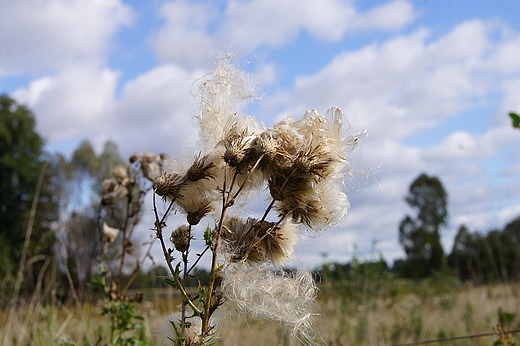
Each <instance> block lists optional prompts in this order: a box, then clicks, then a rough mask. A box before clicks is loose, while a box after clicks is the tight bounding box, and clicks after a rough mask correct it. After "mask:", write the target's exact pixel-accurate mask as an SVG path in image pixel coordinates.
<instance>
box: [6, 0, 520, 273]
mask: <svg viewBox="0 0 520 346" xmlns="http://www.w3.org/2000/svg"><path fill="white" fill-rule="evenodd" d="M519 10H520V5H519V4H518V2H517V1H514V0H511V1H500V2H498V1H463V0H451V1H448V0H444V1H426V0H423V1H419V0H417V1H410V0H392V1H383V0H381V1H375V0H373V1H354V0H348V1H347V0H344V1H341V0H284V1H280V0H251V1H238V0H234V1H224V0H222V1H203V0H198V1H193V0H192V1H189V0H183V1H161V0H152V1H136V0H134V1H123V0H106V1H59V0H47V1H36V0H19V1H10V0H0V92H2V93H8V94H10V95H11V96H12V97H14V98H16V99H17V100H18V101H19V102H21V103H25V104H27V105H28V106H29V107H30V108H31V109H33V111H34V113H35V115H36V118H37V123H38V130H39V131H40V133H41V134H42V135H43V136H44V137H45V138H46V141H47V149H48V150H49V151H52V152H61V153H64V154H66V155H68V154H70V153H71V152H72V151H73V150H74V149H75V147H76V146H77V145H78V144H79V143H80V142H81V140H83V139H85V138H87V139H89V140H90V141H91V142H93V143H94V145H95V147H96V148H97V149H98V150H100V149H101V148H102V145H103V143H104V142H105V141H106V140H108V139H112V140H115V141H116V142H117V143H118V145H119V147H120V150H121V153H122V154H123V155H124V156H129V155H131V154H132V153H134V152H140V151H144V150H149V151H153V152H166V153H168V154H171V155H173V156H175V155H176V154H179V153H182V152H183V150H182V148H183V147H184V146H186V145H191V144H193V143H194V141H195V138H196V137H197V130H196V128H195V127H194V126H193V124H194V123H193V121H192V120H191V117H192V116H193V114H194V110H195V109H196V99H195V98H194V97H193V96H192V93H191V92H192V89H191V87H192V85H193V82H194V81H196V80H197V79H198V78H200V77H202V76H203V75H204V74H205V73H208V72H210V71H211V69H212V66H213V59H214V58H215V56H216V54H217V53H218V52H219V51H224V52H227V51H228V50H231V51H233V52H236V53H237V56H238V57H239V59H240V60H241V61H243V62H244V64H243V66H244V68H245V69H246V70H247V71H248V72H249V73H250V74H251V76H252V79H253V80H256V81H258V84H257V88H258V96H261V98H259V100H258V102H257V104H255V106H254V107H251V109H250V111H253V112H254V115H257V116H258V117H260V118H261V119H262V121H263V122H264V123H265V124H267V125H271V124H272V123H274V122H276V121H277V120H278V119H280V118H282V117H283V116H285V115H288V114H290V115H292V116H295V117H300V116H302V115H303V114H304V112H305V110H307V109H317V110H318V111H319V112H320V113H325V112H326V111H327V109H328V108H330V107H333V106H338V107H341V108H342V109H343V111H344V114H345V116H346V117H347V119H348V120H349V122H350V124H351V126H352V131H353V132H358V131H361V130H363V129H366V130H367V131H368V133H369V136H368V137H367V139H366V141H365V142H364V144H363V146H362V147H361V148H360V149H359V150H358V152H356V153H355V154H354V155H353V156H352V160H353V162H354V167H355V169H356V172H357V174H356V175H355V176H354V178H353V179H352V180H351V181H349V182H347V186H349V187H351V191H350V193H349V195H350V200H351V204H352V207H351V209H350V211H349V214H348V215H347V217H346V218H345V219H344V222H342V223H341V225H340V226H339V227H338V228H336V229H334V230H331V231H328V232H326V233H324V234H323V235H322V236H320V237H319V238H316V239H312V240H309V241H306V242H302V244H301V245H300V249H299V253H300V255H301V260H300V261H301V262H302V263H305V264H308V265H314V264H318V263H320V262H321V261H322V258H321V253H327V254H328V259H329V260H337V261H346V260H348V259H349V258H351V256H352V254H353V249H354V248H357V251H359V252H360V253H362V254H368V253H369V252H370V248H371V246H372V243H373V241H377V243H378V249H379V250H380V251H381V252H382V253H383V254H384V256H385V257H386V258H387V259H388V260H392V259H395V258H398V257H400V256H403V253H402V250H401V247H400V246H399V244H398V237H397V229H398V224H399V221H400V220H401V219H402V218H403V217H404V216H405V213H406V212H409V210H408V209H407V206H406V204H405V203H404V197H405V195H406V193H407V189H408V186H409V184H410V183H411V181H412V180H413V179H414V178H416V177H417V176H418V175H419V174H420V173H421V172H426V173H428V174H431V175H436V176H438V177H439V178H440V179H441V181H442V182H443V183H444V185H445V187H446V189H447V191H448V193H449V196H450V199H449V211H450V220H449V224H448V227H447V228H446V229H445V230H444V231H443V242H444V244H445V247H446V250H447V251H448V252H449V251H450V250H451V244H452V240H453V238H454V236H455V233H456V231H457V229H458V227H459V226H460V225H461V224H462V223H465V224H466V225H467V226H468V227H469V228H470V229H471V230H479V231H487V230H490V229H493V228H500V227H503V226H504V225H505V224H506V223H507V222H509V221H510V220H512V219H513V218H515V217H517V216H518V215H520V194H519V192H520V151H519V150H518V149H517V148H519V147H520V131H518V130H515V129H512V128H511V124H510V121H509V118H508V117H507V113H508V112H509V111H517V112H518V111H520V58H519V57H520V24H519V21H518V12H519ZM148 227H149V226H144V227H143V231H142V232H144V233H146V232H148V231H147V229H148Z"/></svg>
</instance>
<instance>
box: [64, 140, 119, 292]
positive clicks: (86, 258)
mask: <svg viewBox="0 0 520 346" xmlns="http://www.w3.org/2000/svg"><path fill="white" fill-rule="evenodd" d="M124 162H125V161H124V160H122V159H121V157H120V155H119V153H118V149H117V145H116V144H115V143H114V142H111V141H108V142H106V143H105V146H104V149H103V151H102V153H101V154H100V155H99V156H98V155H96V152H95V150H94V147H93V146H92V144H91V143H90V142H89V141H88V140H84V141H83V142H81V143H80V145H79V146H78V148H77V149H76V150H75V151H74V152H73V154H72V157H71V159H70V161H69V162H67V163H66V167H67V169H66V174H65V175H64V177H65V178H66V179H67V181H66V182H65V183H64V186H66V188H65V189H64V196H63V197H62V199H63V200H64V201H65V202H64V210H65V211H66V212H64V213H63V215H62V219H61V222H60V232H58V249H57V253H58V254H59V255H60V267H61V269H62V271H64V272H65V273H68V275H69V278H70V279H69V281H70V280H72V282H69V285H72V286H74V290H75V292H76V293H77V296H78V298H79V299H82V298H83V297H84V295H85V293H86V289H87V283H88V282H90V281H91V279H92V276H93V275H94V273H95V270H96V266H97V260H98V258H99V257H100V254H101V240H100V232H99V226H100V225H99V220H100V197H99V196H100V190H101V185H102V182H103V180H104V179H105V178H106V177H107V176H110V174H111V172H112V170H113V168H114V167H115V166H117V165H120V164H123V163H124Z"/></svg>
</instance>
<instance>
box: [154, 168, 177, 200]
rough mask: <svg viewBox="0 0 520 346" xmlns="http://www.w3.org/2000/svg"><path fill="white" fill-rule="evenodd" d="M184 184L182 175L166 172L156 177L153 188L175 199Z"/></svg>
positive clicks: (165, 196)
mask: <svg viewBox="0 0 520 346" xmlns="http://www.w3.org/2000/svg"><path fill="white" fill-rule="evenodd" d="M182 184H184V179H183V177H182V176H181V175H179V174H177V173H166V174H163V175H160V176H158V177H157V178H155V180H154V182H153V189H154V191H155V193H156V194H158V195H159V196H161V197H163V198H165V199H166V198H168V199H171V200H173V199H176V198H177V197H178V196H179V191H180V188H181V186H182Z"/></svg>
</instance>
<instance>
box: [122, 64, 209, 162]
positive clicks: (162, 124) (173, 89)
mask: <svg viewBox="0 0 520 346" xmlns="http://www.w3.org/2000/svg"><path fill="white" fill-rule="evenodd" d="M202 76H203V72H202V71H194V72H186V71H185V70H183V69H181V68H180V67H178V66H176V65H172V64H165V65H160V66H158V67H156V68H154V69H152V70H150V71H148V72H146V73H143V74H141V75H139V76H138V77H137V78H135V79H134V80H131V81H129V82H128V83H126V85H125V87H124V89H123V92H122V96H121V98H120V100H119V103H118V106H117V108H116V110H115V115H116V119H118V120H117V125H116V126H117V128H120V129H121V130H120V131H114V132H113V133H112V135H113V137H114V138H116V139H117V140H118V142H120V143H122V147H124V148H126V150H127V151H130V152H131V151H143V150H149V151H153V152H164V153H167V154H173V153H174V152H175V151H179V149H180V148H182V147H183V146H186V145H189V144H193V141H194V138H196V137H197V132H196V130H195V127H194V126H193V125H194V123H193V118H192V117H193V115H194V112H196V108H195V104H194V102H196V101H197V98H196V96H197V95H196V91H194V94H193V95H190V90H191V89H192V85H193V83H194V82H195V81H196V80H197V79H198V78H200V77H202ZM114 130H115V129H114Z"/></svg>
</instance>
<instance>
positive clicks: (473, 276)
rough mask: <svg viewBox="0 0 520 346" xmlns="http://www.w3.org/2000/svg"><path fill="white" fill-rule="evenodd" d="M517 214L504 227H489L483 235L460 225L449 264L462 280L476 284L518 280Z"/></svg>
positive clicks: (519, 257)
mask: <svg viewBox="0 0 520 346" xmlns="http://www.w3.org/2000/svg"><path fill="white" fill-rule="evenodd" d="M519 231H520V217H519V218H516V219H514V220H513V221H511V222H510V223H508V224H507V225H506V226H505V227H504V229H503V230H491V231H489V232H487V233H486V234H485V235H484V234H480V233H477V232H469V230H468V229H467V228H466V227H465V226H461V227H460V229H459V232H458V234H457V236H456V237H455V242H454V245H453V249H452V252H451V254H450V255H449V256H448V264H449V266H450V267H452V268H454V269H455V270H456V271H457V273H458V275H459V278H460V279H461V280H471V281H473V282H474V283H476V284H487V283H493V282H497V281H506V282H507V281H510V280H519V279H520V276H519V274H518V273H519V270H520V243H519V238H518V234H519Z"/></svg>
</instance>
